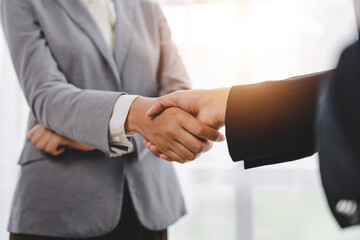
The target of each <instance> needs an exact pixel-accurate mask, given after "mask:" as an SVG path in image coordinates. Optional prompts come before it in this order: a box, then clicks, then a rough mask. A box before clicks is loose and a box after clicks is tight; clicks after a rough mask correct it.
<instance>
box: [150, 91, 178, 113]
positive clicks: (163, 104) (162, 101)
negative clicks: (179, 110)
mask: <svg viewBox="0 0 360 240" xmlns="http://www.w3.org/2000/svg"><path fill="white" fill-rule="evenodd" d="M178 100H179V92H175V93H171V94H168V95H166V96H163V97H160V98H158V99H157V100H156V102H155V103H154V104H153V105H152V106H151V107H150V108H149V110H148V111H147V112H146V115H147V116H148V117H153V116H155V115H158V114H159V113H161V112H162V111H164V109H165V108H168V107H178V106H179V104H178Z"/></svg>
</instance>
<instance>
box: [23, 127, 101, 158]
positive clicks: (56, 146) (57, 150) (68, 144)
mask: <svg viewBox="0 0 360 240" xmlns="http://www.w3.org/2000/svg"><path fill="white" fill-rule="evenodd" d="M28 137H29V138H30V140H31V141H32V142H33V144H34V145H35V146H36V148H37V149H39V150H41V151H43V152H46V153H48V154H51V155H53V156H58V155H60V154H61V153H63V152H64V151H65V150H66V149H76V150H80V151H86V152H87V151H93V150H95V148H93V147H90V146H88V145H86V144H83V143H81V142H78V141H75V140H72V139H70V138H66V137H63V136H60V135H58V134H56V133H54V132H53V131H51V130H50V129H47V128H45V127H44V126H43V125H41V124H38V125H36V126H35V127H33V128H32V129H31V130H30V131H29V133H28Z"/></svg>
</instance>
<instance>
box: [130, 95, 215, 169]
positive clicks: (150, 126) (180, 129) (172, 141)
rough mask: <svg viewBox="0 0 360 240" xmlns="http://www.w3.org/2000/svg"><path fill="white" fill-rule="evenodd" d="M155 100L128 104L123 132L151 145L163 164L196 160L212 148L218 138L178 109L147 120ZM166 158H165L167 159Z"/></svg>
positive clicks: (212, 131)
mask: <svg viewBox="0 0 360 240" xmlns="http://www.w3.org/2000/svg"><path fill="white" fill-rule="evenodd" d="M154 102H155V99H151V98H144V97H138V98H137V99H135V100H134V102H133V103H132V105H131V107H130V110H129V114H128V118H127V120H126V124H125V129H126V131H130V132H137V133H139V134H141V135H142V136H143V137H144V138H145V139H147V140H149V141H151V142H152V143H154V144H155V145H156V146H157V147H158V149H159V151H160V152H162V153H163V155H161V156H160V155H159V156H160V157H162V158H163V159H165V160H170V159H171V160H173V161H176V162H179V163H185V162H187V161H191V160H194V159H196V158H197V157H198V156H199V155H200V154H201V153H203V152H206V151H208V150H209V149H210V148H211V147H212V142H210V141H218V140H219V139H220V138H221V136H222V134H221V133H219V132H218V131H217V130H216V129H214V128H211V127H208V126H207V125H205V124H204V123H202V122H200V121H199V120H198V119H196V118H195V117H193V116H192V115H191V114H189V113H187V112H185V111H184V110H182V109H180V108H168V109H166V110H164V111H163V113H162V114H160V115H158V116H156V117H153V118H149V117H148V116H146V114H145V113H146V111H147V110H148V109H149V108H150V106H151V105H152V104H153V103H154ZM167 156H168V157H167Z"/></svg>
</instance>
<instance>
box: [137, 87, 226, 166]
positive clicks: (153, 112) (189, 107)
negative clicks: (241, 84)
mask: <svg viewBox="0 0 360 240" xmlns="http://www.w3.org/2000/svg"><path fill="white" fill-rule="evenodd" d="M229 92H230V88H219V89H213V90H189V91H178V92H174V93H171V94H169V95H166V96H163V97H160V98H158V99H157V100H156V101H155V103H154V104H153V105H152V106H151V108H150V109H149V110H148V111H147V113H146V114H147V115H148V116H149V117H154V116H157V115H159V114H161V113H162V112H163V111H164V109H166V108H169V107H178V108H181V109H183V110H184V111H186V112H188V113H190V114H191V115H193V116H194V117H196V118H197V119H199V120H200V121H201V122H203V123H205V124H206V125H208V126H211V127H213V128H215V129H219V128H221V127H223V126H224V125H225V112H226V104H227V99H228V96H229ZM220 140H225V138H224V136H222V139H220ZM143 143H144V144H145V146H146V147H147V148H148V149H150V150H151V151H152V152H153V153H154V154H156V155H157V156H158V157H161V158H164V159H170V160H171V157H169V156H167V155H166V154H164V153H163V152H162V151H161V149H159V148H158V147H157V145H156V144H155V143H153V142H151V141H150V140H149V139H146V140H144V141H143Z"/></svg>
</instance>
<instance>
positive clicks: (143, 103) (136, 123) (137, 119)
mask: <svg viewBox="0 0 360 240" xmlns="http://www.w3.org/2000/svg"><path fill="white" fill-rule="evenodd" d="M153 103H154V99H151V98H146V97H137V98H136V99H135V100H134V101H133V102H132V104H131V106H130V108H129V112H128V116H127V118H126V121H125V126H124V127H125V131H126V132H136V133H140V134H141V129H142V128H143V127H144V121H145V120H146V118H147V116H146V111H147V110H148V109H149V108H150V107H151V105H152V104H153Z"/></svg>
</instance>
